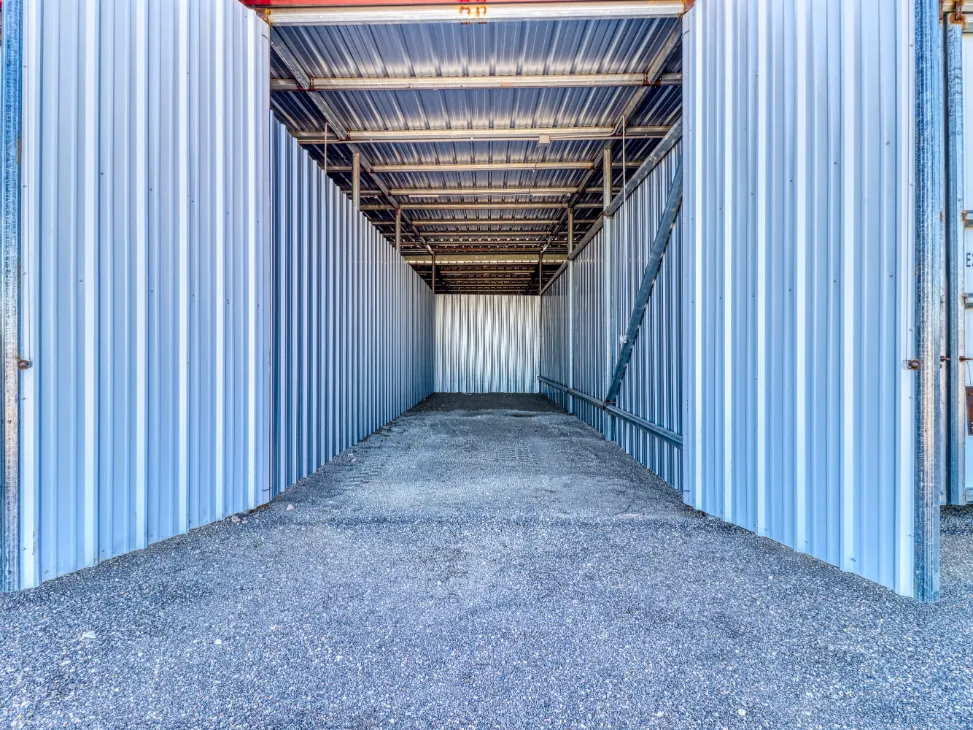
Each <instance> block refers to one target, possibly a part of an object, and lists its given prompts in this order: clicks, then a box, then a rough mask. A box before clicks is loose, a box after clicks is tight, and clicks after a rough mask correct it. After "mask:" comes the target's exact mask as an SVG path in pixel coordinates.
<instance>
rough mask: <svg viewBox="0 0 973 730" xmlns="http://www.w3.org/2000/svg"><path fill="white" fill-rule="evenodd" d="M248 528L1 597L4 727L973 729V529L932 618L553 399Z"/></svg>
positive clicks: (427, 436)
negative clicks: (752, 527)
mask: <svg viewBox="0 0 973 730" xmlns="http://www.w3.org/2000/svg"><path fill="white" fill-rule="evenodd" d="M288 505H293V509H288ZM239 517H240V521H238V522H234V521H232V520H224V521H222V522H220V523H218V524H215V525H210V526H207V527H204V528H201V529H198V530H195V531H193V532H192V533H190V534H189V535H186V536H181V537H177V538H174V539H171V540H168V541H166V542H163V543H160V544H156V545H153V546H151V547H150V548H148V549H146V550H144V551H141V552H138V553H135V554H130V555H126V556H123V557H121V558H117V559H114V560H111V561H108V562H106V563H104V564H102V565H99V566H97V567H94V568H91V569H88V570H84V571H80V572H78V573H75V574H73V575H69V576H66V577H64V578H61V579H58V580H54V581H51V582H49V583H46V584H44V585H42V586H41V587H40V588H37V589H35V590H31V591H25V592H22V593H19V594H12V595H4V596H0V724H2V725H4V726H12V727H53V726H75V727H84V728H132V727H172V728H186V727H230V728H237V727H239V728H244V727H246V728H249V727H267V728H283V727H324V728H355V729H357V728H379V727H381V728H390V727H395V728H504V729H507V728H531V729H533V728H572V729H576V728H629V727H631V728H962V727H971V726H973V636H971V634H973V513H971V512H969V511H963V510H952V511H946V512H945V513H944V519H943V587H944V592H943V600H942V601H941V602H940V603H939V604H937V605H923V604H918V603H915V602H913V601H911V600H908V599H906V598H902V597H899V596H896V595H894V594H892V593H891V592H889V591H887V590H885V589H883V588H880V587H878V586H876V585H873V584H870V583H868V582H866V581H864V580H862V579H860V578H858V577H856V576H853V575H849V574H846V573H842V572H840V571H838V570H837V569H834V568H832V567H830V566H827V565H825V564H823V563H820V562H818V561H815V560H813V559H810V558H808V557H806V556H802V555H799V554H797V553H794V552H792V551H791V550H788V549H787V548H784V547H782V546H780V545H778V544H776V543H773V542H771V541H770V540H766V539H762V538H758V537H756V536H754V535H752V534H750V533H748V532H746V531H744V530H742V529H738V528H735V527H733V526H730V525H728V524H725V523H723V522H720V521H718V520H712V519H707V518H705V517H704V516H703V515H701V514H699V513H696V512H693V511H692V510H691V509H689V508H688V507H686V506H685V505H683V504H682V502H681V499H680V495H679V494H678V493H676V492H675V491H674V490H673V489H672V488H670V487H669V486H667V485H666V484H664V483H663V482H661V481H660V480H659V479H658V478H656V477H654V476H653V475H652V474H651V473H649V472H648V471H646V470H645V469H643V468H642V467H641V466H639V465H638V464H637V463H636V462H635V461H633V460H632V459H630V458H629V457H628V456H626V455H625V454H624V453H623V452H622V451H621V450H620V449H619V448H618V447H617V446H615V445H614V444H611V443H608V442H606V441H604V440H603V439H602V438H601V437H600V435H599V434H597V433H596V432H595V431H593V430H591V429H589V428H588V427H586V426H585V425H583V424H582V423H581V422H579V421H578V420H576V419H575V418H573V417H571V416H569V415H567V414H565V413H563V412H562V411H559V410H557V409H556V408H555V407H554V406H552V405H551V404H550V403H549V402H548V401H546V400H544V399H543V398H541V397H539V396H512V395H508V396H457V395H449V396H447V395H437V396H433V397H432V398H430V399H429V400H427V401H426V402H424V403H423V404H421V405H420V406H419V407H417V408H416V409H414V410H412V411H410V412H408V413H407V414H405V415H404V416H402V417H401V418H399V419H397V420H396V421H394V422H392V423H391V424H390V425H389V426H387V427H386V428H384V429H382V430H381V431H379V432H378V433H376V434H374V435H373V436H372V437H370V438H369V439H367V440H366V441H364V442H363V443H361V444H359V445H358V446H356V447H355V448H353V449H351V450H349V451H347V452H345V453H343V454H341V455H340V456H339V457H338V458H337V459H335V461H333V462H332V463H330V464H328V465H326V466H325V467H323V468H322V469H320V470H319V471H318V472H317V473H316V474H315V475H313V476H312V477H310V478H308V479H306V480H304V481H303V482H301V483H300V484H298V485H296V486H295V487H293V488H292V489H290V490H288V491H287V493H286V494H284V495H282V496H281V497H280V498H279V499H277V500H276V501H274V502H273V503H272V504H271V505H270V506H269V507H267V508H265V509H262V510H258V511H256V512H254V513H251V514H249V515H240V516H239ZM243 519H246V522H244V521H243Z"/></svg>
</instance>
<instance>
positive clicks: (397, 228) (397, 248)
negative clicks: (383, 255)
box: [395, 208, 402, 254]
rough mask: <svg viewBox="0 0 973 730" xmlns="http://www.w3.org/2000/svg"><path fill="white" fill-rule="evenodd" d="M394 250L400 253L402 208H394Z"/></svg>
mask: <svg viewBox="0 0 973 730" xmlns="http://www.w3.org/2000/svg"><path fill="white" fill-rule="evenodd" d="M395 251H396V253H398V254H401V253H402V209H401V208H396V209H395Z"/></svg>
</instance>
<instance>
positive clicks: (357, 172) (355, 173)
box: [351, 152, 361, 210]
mask: <svg viewBox="0 0 973 730" xmlns="http://www.w3.org/2000/svg"><path fill="white" fill-rule="evenodd" d="M351 202H352V203H354V205H355V210H359V209H360V208H361V152H353V153H352V155H351Z"/></svg>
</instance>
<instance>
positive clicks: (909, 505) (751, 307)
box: [683, 0, 916, 594]
mask: <svg viewBox="0 0 973 730" xmlns="http://www.w3.org/2000/svg"><path fill="white" fill-rule="evenodd" d="M912 13H913V7H912V4H911V3H903V2H899V3H885V4H883V6H882V10H881V12H875V4H874V3H871V2H866V1H865V0H829V1H828V2H820V3H819V2H814V3H812V2H809V1H808V0H786V1H785V2H776V3H765V2H758V1H757V0H699V1H698V2H697V3H696V5H695V7H694V9H693V10H692V11H691V12H690V13H688V14H687V15H686V17H685V20H684V36H683V39H684V64H683V73H684V90H685V99H684V107H685V126H686V137H685V145H686V195H685V206H684V210H685V212H686V213H685V215H686V218H685V246H684V248H683V253H684V257H683V276H684V299H683V307H684V314H683V317H684V321H685V323H686V331H685V339H684V343H683V344H684V348H685V357H684V360H683V361H684V363H685V369H684V374H683V379H684V382H685V383H686V385H687V387H686V388H685V410H684V430H685V434H686V446H685V461H684V464H685V473H684V488H685V496H686V501H687V502H689V503H690V504H692V505H693V506H695V507H697V508H699V509H701V510H704V511H706V512H708V513H711V514H714V515H718V516H720V517H722V518H723V519H725V520H728V521H730V522H734V523H736V524H739V525H742V526H743V527H746V528H747V529H749V530H753V531H755V532H757V533H758V534H760V535H766V536H768V537H770V538H773V539H774V540H777V541H779V542H782V543H784V544H786V545H789V546H791V547H793V548H795V549H797V550H799V551H802V552H807V553H809V554H811V555H813V556H815V557H817V558H820V559H822V560H825V561H827V562H829V563H832V564H834V565H838V566H840V567H841V568H843V569H844V570H848V571H851V572H854V573H858V574H860V575H862V576H864V577H866V578H869V579H871V580H874V581H877V582H879V583H881V584H883V585H885V586H888V587H889V588H893V589H894V590H896V591H898V592H900V593H903V594H912V593H913V570H912V569H913V498H914V438H915V429H916V426H915V419H914V416H913V388H914V377H915V376H914V374H913V373H911V372H910V371H908V370H906V369H905V368H904V365H903V363H904V362H905V361H906V360H908V359H910V358H913V357H916V355H915V354H914V352H913V351H914V336H913V333H912V330H911V326H912V321H913V317H914V288H915V274H914V264H913V250H914V237H913V236H914V231H913V211H914V205H913V198H912V193H911V184H912V180H913V170H912V160H913V156H912V152H913V134H914V126H915V125H914V104H915V93H914V71H913V68H914V66H913V64H914V57H913V38H914V34H913V27H912V25H913V21H912Z"/></svg>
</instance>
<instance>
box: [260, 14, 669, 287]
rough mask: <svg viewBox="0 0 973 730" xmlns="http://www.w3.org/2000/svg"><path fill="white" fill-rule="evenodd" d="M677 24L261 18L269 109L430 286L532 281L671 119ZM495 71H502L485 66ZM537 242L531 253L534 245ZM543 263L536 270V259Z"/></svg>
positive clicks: (557, 261)
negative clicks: (268, 53) (269, 22)
mask: <svg viewBox="0 0 973 730" xmlns="http://www.w3.org/2000/svg"><path fill="white" fill-rule="evenodd" d="M680 41H681V30H680V23H679V20H678V19H677V18H637V19H598V20H540V21H537V20H529V21H524V20H520V21H509V22H490V23H466V24H463V23H455V22H453V23H435V24H432V23H429V24H395V25H381V24H371V25H307V26H301V25H298V26H273V27H272V28H271V46H272V49H273V51H272V58H271V72H272V76H273V78H272V80H271V91H272V106H273V109H274V112H275V113H276V115H277V117H278V118H279V119H280V120H281V122H282V123H283V124H285V125H286V126H287V127H288V128H289V130H290V131H291V132H292V133H293V134H294V135H295V136H296V137H297V138H298V139H300V140H301V141H302V143H303V144H304V146H305V147H306V149H308V150H309V151H310V153H311V155H312V156H313V157H314V158H315V159H316V160H317V161H318V163H319V164H320V165H321V166H322V167H325V166H326V169H327V174H328V175H329V176H330V177H331V179H332V180H333V181H334V182H335V183H336V184H337V185H338V186H339V187H340V188H341V189H342V190H344V191H345V192H347V193H348V194H349V195H351V194H352V188H353V181H352V177H353V176H352V169H353V164H354V157H355V155H356V154H357V155H358V156H359V158H360V165H361V181H360V207H361V210H362V211H363V212H364V213H365V214H366V215H367V216H368V217H369V219H370V220H371V221H372V223H374V224H375V226H377V227H378V229H379V230H380V231H382V233H383V234H385V235H387V236H388V238H389V240H390V242H392V241H394V238H395V219H396V215H397V212H398V214H399V215H401V238H402V254H403V256H405V257H406V259H407V260H409V261H410V263H411V264H412V265H413V267H414V268H415V269H416V271H417V272H418V273H419V274H420V275H421V276H423V277H424V278H425V280H426V281H427V282H429V283H430V284H431V282H432V275H433V269H434V267H433V266H432V259H433V256H435V259H436V262H437V266H435V275H436V290H437V291H438V292H442V293H469V292H495V293H510V294H528V293H537V292H538V291H539V287H541V286H542V285H543V283H545V282H546V281H547V279H548V278H550V277H551V276H553V274H554V273H555V272H556V271H557V269H558V267H559V266H560V265H561V263H562V262H563V261H564V259H565V256H566V254H567V251H568V225H569V211H568V209H569V208H571V209H573V216H574V240H575V242H577V241H580V240H581V239H582V238H583V236H584V234H585V232H586V231H587V229H588V228H589V227H590V226H591V224H592V223H593V222H594V221H596V220H597V219H598V216H600V215H601V211H602V209H603V207H604V187H603V179H604V173H603V169H602V167H603V165H602V160H603V159H604V154H605V150H609V154H610V156H611V160H612V191H613V192H612V194H613V195H614V194H615V193H617V192H618V191H619V190H620V189H621V187H622V185H623V184H624V182H625V180H626V178H627V177H629V176H631V175H632V174H633V173H634V172H635V170H636V169H637V168H638V166H639V165H640V164H641V162H642V161H643V160H644V159H645V158H646V156H647V155H648V154H649V153H650V152H651V150H652V149H653V148H654V147H655V145H657V144H658V142H659V139H660V138H661V137H662V136H664V134H665V133H666V131H667V130H668V129H669V127H671V126H672V125H673V124H674V123H676V122H677V121H678V119H679V117H680V114H681V99H682V90H681V85H680V84H681V53H680ZM497 77H501V78H497ZM541 254H543V255H541ZM539 258H540V259H541V260H543V264H539Z"/></svg>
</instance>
